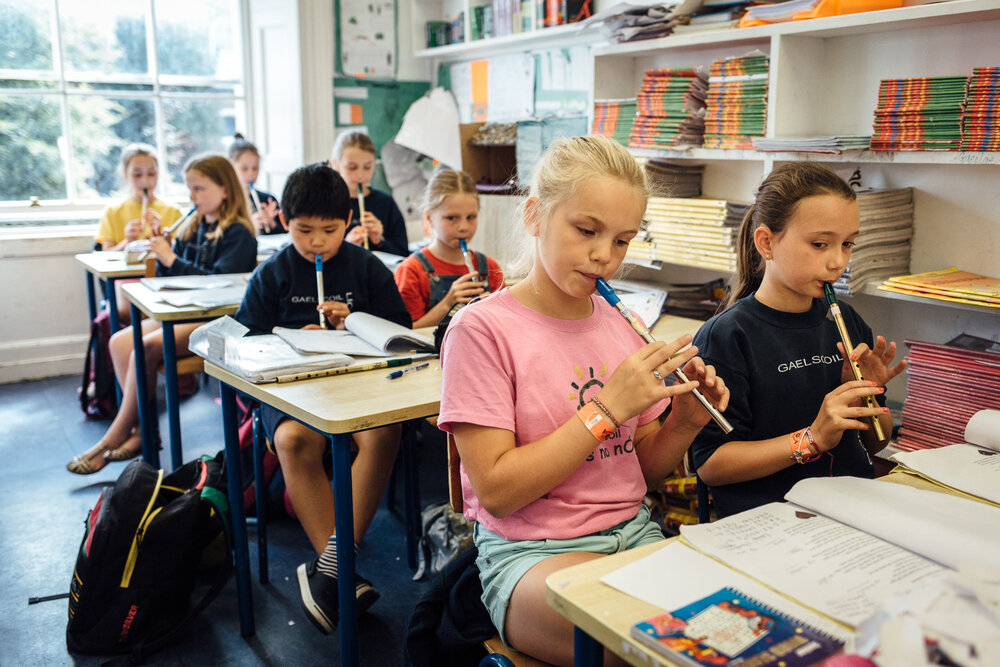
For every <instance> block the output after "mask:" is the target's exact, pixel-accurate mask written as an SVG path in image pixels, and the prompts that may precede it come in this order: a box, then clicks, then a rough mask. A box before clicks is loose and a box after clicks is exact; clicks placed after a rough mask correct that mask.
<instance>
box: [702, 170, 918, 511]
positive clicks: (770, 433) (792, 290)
mask: <svg viewBox="0 0 1000 667" xmlns="http://www.w3.org/2000/svg"><path fill="white" fill-rule="evenodd" d="M859 229H860V228H859V213H858V204H857V197H856V195H855V194H854V191H853V190H852V189H851V187H850V186H849V185H848V184H847V183H845V182H844V181H843V180H842V179H841V178H840V177H839V176H837V175H836V174H835V173H833V172H832V171H830V170H829V169H827V168H826V167H824V166H822V165H820V164H816V163H813V162H799V163H791V164H785V165H781V166H779V167H777V168H775V169H774V171H772V172H771V173H770V174H769V175H768V176H767V177H766V178H765V179H764V182H763V183H761V185H760V188H759V189H758V190H757V197H756V201H755V202H754V204H753V206H751V207H750V209H749V211H747V213H746V216H745V217H744V219H743V225H742V227H741V229H740V236H739V248H740V250H739V257H738V264H737V268H738V270H737V275H736V282H735V285H734V288H733V292H732V295H731V296H730V300H729V305H728V307H727V309H726V310H725V311H723V312H722V313H720V314H718V315H716V316H715V317H713V318H712V319H711V320H709V321H708V322H707V323H706V324H705V325H704V326H703V327H702V328H701V329H700V330H699V331H698V334H697V335H696V336H695V344H696V345H697V346H698V349H699V350H700V351H701V354H702V356H703V357H704V358H705V360H706V361H708V362H710V363H712V364H713V365H714V366H715V367H716V369H717V370H718V372H719V373H720V374H721V375H723V376H725V378H726V382H727V383H728V384H729V386H730V388H731V389H732V391H733V401H732V403H731V404H730V406H729V412H728V413H727V418H728V419H729V421H730V422H731V423H732V425H733V428H734V430H733V432H732V433H730V434H728V435H723V434H722V432H721V431H720V430H719V429H718V427H716V426H715V425H714V424H709V425H708V427H707V428H705V430H703V431H702V432H701V433H700V434H699V436H698V438H697V439H696V440H695V443H694V445H693V447H692V449H691V452H692V454H693V456H694V462H695V466H696V467H697V468H698V474H699V475H700V476H701V479H702V480H703V481H704V482H706V483H707V484H708V485H709V486H710V487H711V489H712V495H713V498H714V500H715V504H716V508H717V509H718V511H719V513H720V514H722V515H729V514H734V513H736V512H741V511H743V510H746V509H750V508H753V507H757V506H759V505H763V504H766V503H769V502H773V501H781V500H782V499H783V498H784V495H785V493H787V492H788V490H789V489H791V487H792V486H793V485H794V484H795V482H797V481H799V480H800V479H803V478H806V477H818V476H827V475H854V476H859V477H873V476H874V472H875V471H874V468H873V466H872V462H871V455H873V454H875V452H877V451H879V450H881V449H882V448H883V447H885V446H886V444H887V443H888V435H889V434H890V433H891V432H892V418H891V417H890V416H889V410H888V408H884V407H881V406H880V407H877V408H866V407H864V405H863V400H864V398H865V397H866V396H875V397H876V399H877V400H878V401H879V402H880V403H881V404H883V405H884V397H883V395H882V394H883V392H884V386H885V384H886V383H887V382H889V381H890V380H891V379H892V378H894V377H896V376H897V375H899V374H900V373H901V372H902V371H903V369H904V368H906V362H905V360H904V361H901V362H900V363H898V364H896V365H895V366H893V365H892V360H893V357H895V355H896V344H895V343H888V344H887V343H886V340H885V338H883V337H882V336H878V337H877V338H875V337H873V335H872V330H871V328H870V327H869V326H868V325H867V324H865V321H864V320H863V319H862V318H861V316H860V315H858V313H857V312H856V311H855V310H854V309H853V308H851V307H850V306H849V305H847V304H845V303H841V311H842V313H843V316H844V320H845V324H846V326H847V330H848V333H849V334H850V338H851V341H852V342H853V343H854V345H855V348H854V356H855V358H856V359H857V361H858V363H859V364H860V366H861V371H862V374H863V376H864V378H865V380H863V381H857V380H855V379H854V375H853V374H852V372H851V369H850V366H849V365H848V363H847V362H846V361H845V360H844V359H843V355H844V347H843V344H842V343H841V340H840V335H839V333H838V331H837V327H836V325H835V323H834V322H833V321H831V320H829V319H828V318H827V313H828V312H829V305H828V304H827V302H826V299H824V294H823V285H824V283H832V282H834V281H836V280H837V278H839V277H840V274H842V273H843V272H844V269H846V268H847V262H848V260H849V259H850V258H851V248H852V247H853V246H854V240H855V239H856V238H857V236H858V232H859ZM868 417H876V418H878V419H879V420H880V423H881V425H882V430H883V432H884V433H885V434H886V440H882V441H879V440H877V439H876V438H875V435H874V433H873V432H872V431H870V430H869V426H868V424H867V423H866V421H867V420H866V418H868Z"/></svg>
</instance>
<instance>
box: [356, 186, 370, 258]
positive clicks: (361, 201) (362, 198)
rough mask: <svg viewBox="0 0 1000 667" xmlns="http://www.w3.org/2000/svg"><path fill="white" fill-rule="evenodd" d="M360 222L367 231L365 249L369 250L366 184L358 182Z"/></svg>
mask: <svg viewBox="0 0 1000 667" xmlns="http://www.w3.org/2000/svg"><path fill="white" fill-rule="evenodd" d="M358 214H359V215H358V222H359V223H360V224H361V228H362V229H361V231H363V232H364V233H365V250H368V249H369V248H368V232H367V231H365V229H364V225H365V184H364V183H359V184H358Z"/></svg>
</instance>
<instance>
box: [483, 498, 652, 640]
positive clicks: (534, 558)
mask: <svg viewBox="0 0 1000 667" xmlns="http://www.w3.org/2000/svg"><path fill="white" fill-rule="evenodd" d="M474 537H475V542H476V547H477V548H478V549H479V557H478V558H477V559H476V565H477V566H478V567H479V579H480V580H481V581H482V582H483V604H484V605H486V610H487V611H488V612H489V613H490V618H492V619H493V625H495V626H496V628H497V631H498V632H499V633H500V638H501V639H503V641H504V643H507V636H506V634H505V633H504V621H505V620H506V618H507V605H508V604H510V596H511V595H512V594H513V593H514V587H515V586H517V582H519V581H520V580H521V577H523V576H524V575H525V573H527V572H528V570H530V569H531V568H533V567H534V566H536V565H538V564H539V563H541V562H542V561H543V560H545V559H546V558H548V557H550V556H555V555H557V554H564V553H572V552H577V551H583V552H589V553H595V554H604V555H609V554H613V553H617V552H619V551H625V550H627V549H632V548H633V547H640V546H642V545H644V544H651V543H653V542H659V541H661V540H663V539H664V537H663V533H662V532H660V528H659V526H657V525H656V524H655V523H653V522H652V521H650V520H649V508H648V507H646V506H645V505H642V506H640V507H639V511H638V512H637V513H636V515H635V516H634V517H633V518H631V519H629V520H627V521H622V522H621V523H619V524H618V525H617V526H612V527H611V528H608V529H607V530H602V531H599V532H596V533H591V534H589V535H584V536H582V537H574V538H572V539H568V540H505V539H504V538H502V537H500V536H499V535H497V534H496V533H493V532H491V531H489V530H487V529H486V528H483V526H482V525H481V524H479V523H476V526H475V532H474Z"/></svg>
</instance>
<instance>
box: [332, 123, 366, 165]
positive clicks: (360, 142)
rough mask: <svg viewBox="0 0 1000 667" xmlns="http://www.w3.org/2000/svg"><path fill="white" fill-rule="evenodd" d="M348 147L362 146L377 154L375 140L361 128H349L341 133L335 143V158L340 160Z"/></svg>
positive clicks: (337, 160)
mask: <svg viewBox="0 0 1000 667" xmlns="http://www.w3.org/2000/svg"><path fill="white" fill-rule="evenodd" d="M348 148H360V149H361V150H363V151H365V152H366V153H371V154H372V155H375V142H373V141H372V139H371V137H369V136H368V135H367V134H365V133H364V132H362V131H361V130H348V131H347V132H341V133H340V136H338V137H337V141H336V142H335V143H334V144H333V159H334V160H335V161H336V162H340V159H341V158H342V157H343V156H344V151H345V150H346V149H348Z"/></svg>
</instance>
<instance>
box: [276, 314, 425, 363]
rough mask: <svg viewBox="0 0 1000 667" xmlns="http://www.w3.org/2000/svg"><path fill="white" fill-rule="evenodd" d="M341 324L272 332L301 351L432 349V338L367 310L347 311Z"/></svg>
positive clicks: (389, 352)
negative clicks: (340, 327) (339, 328)
mask: <svg viewBox="0 0 1000 667" xmlns="http://www.w3.org/2000/svg"><path fill="white" fill-rule="evenodd" d="M344 326H345V327H347V330H346V331H333V330H328V329H286V328H284V327H275V328H274V329H273V333H274V334H276V335H277V336H279V337H280V338H281V339H282V340H284V341H285V342H286V343H288V345H290V346H291V347H292V348H294V349H295V350H297V351H299V352H302V353H340V354H352V355H357V356H368V357H388V356H392V355H394V354H403V353H406V352H409V351H410V350H414V349H417V350H433V349H434V340H433V339H432V338H429V337H428V336H424V335H422V334H418V333H415V332H414V331H413V330H412V329H407V328H406V327H404V326H400V325H399V324H396V323H395V322H390V321H389V320H385V319H382V318H381V317H376V316H375V315H371V314H369V313H361V312H358V313H351V314H350V315H348V316H347V317H346V318H345V319H344Z"/></svg>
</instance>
